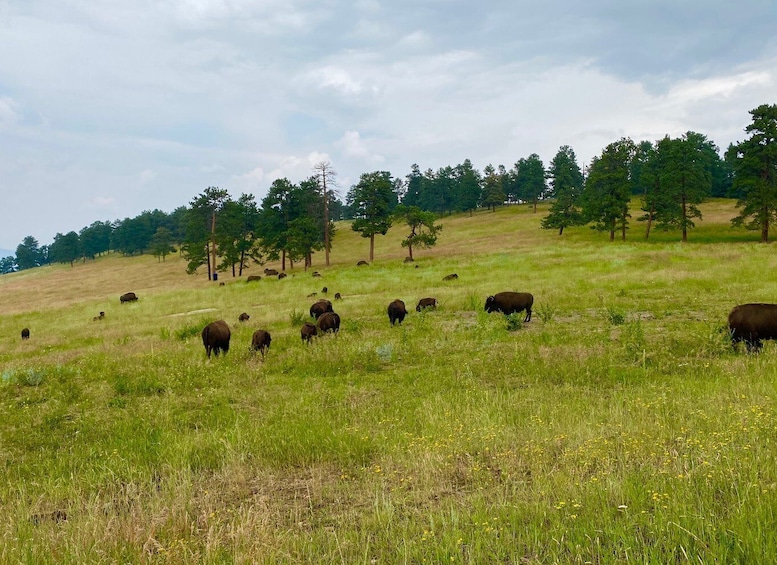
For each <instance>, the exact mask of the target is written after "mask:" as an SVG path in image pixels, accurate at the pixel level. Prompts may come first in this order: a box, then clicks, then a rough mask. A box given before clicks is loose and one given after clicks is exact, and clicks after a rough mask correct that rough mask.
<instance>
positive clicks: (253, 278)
mask: <svg viewBox="0 0 777 565" xmlns="http://www.w3.org/2000/svg"><path fill="white" fill-rule="evenodd" d="M260 280H262V277H261V276H260V275H249V276H248V278H247V279H246V282H254V281H260Z"/></svg>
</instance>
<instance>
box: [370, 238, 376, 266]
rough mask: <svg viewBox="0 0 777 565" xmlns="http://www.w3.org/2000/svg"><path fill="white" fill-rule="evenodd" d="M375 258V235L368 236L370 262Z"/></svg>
mask: <svg viewBox="0 0 777 565" xmlns="http://www.w3.org/2000/svg"><path fill="white" fill-rule="evenodd" d="M374 258H375V234H374V233H373V234H372V235H370V262H372V261H373V260H374Z"/></svg>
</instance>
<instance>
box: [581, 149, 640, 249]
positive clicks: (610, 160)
mask: <svg viewBox="0 0 777 565" xmlns="http://www.w3.org/2000/svg"><path fill="white" fill-rule="evenodd" d="M634 152H635V146H634V142H633V141H631V140H630V139H628V138H623V139H621V140H619V141H616V142H614V143H610V144H609V145H608V146H607V147H606V148H605V149H604V151H603V152H602V155H601V156H600V157H594V159H593V161H592V162H591V167H590V168H589V172H588V177H587V178H586V180H585V185H584V187H583V198H582V205H583V216H584V217H585V219H586V220H587V221H588V222H593V223H594V225H593V226H591V227H592V228H593V229H595V230H597V231H606V232H609V234H610V241H612V240H614V239H615V232H616V230H620V231H621V233H622V239H623V240H625V239H626V229H628V223H629V220H628V219H629V218H630V217H631V215H630V214H629V200H630V199H631V182H630V177H629V172H630V165H631V159H632V157H633V155H634Z"/></svg>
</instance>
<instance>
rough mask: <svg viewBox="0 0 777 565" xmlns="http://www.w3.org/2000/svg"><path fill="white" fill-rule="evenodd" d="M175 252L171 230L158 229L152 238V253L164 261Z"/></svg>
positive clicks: (162, 227) (161, 227)
mask: <svg viewBox="0 0 777 565" xmlns="http://www.w3.org/2000/svg"><path fill="white" fill-rule="evenodd" d="M174 251H175V247H173V235H172V234H171V233H170V230H169V229H167V228H166V227H164V226H160V227H158V228H157V229H156V232H154V235H153V237H152V238H151V253H153V254H154V257H156V258H157V260H159V259H161V260H162V261H164V260H165V257H167V256H168V255H170V253H173V252H174Z"/></svg>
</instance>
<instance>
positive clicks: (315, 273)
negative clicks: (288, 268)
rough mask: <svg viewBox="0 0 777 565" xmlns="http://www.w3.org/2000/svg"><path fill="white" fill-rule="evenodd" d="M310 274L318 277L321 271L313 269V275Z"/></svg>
mask: <svg viewBox="0 0 777 565" xmlns="http://www.w3.org/2000/svg"><path fill="white" fill-rule="evenodd" d="M312 276H314V277H320V276H321V273H319V272H318V271H313V275H312Z"/></svg>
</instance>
